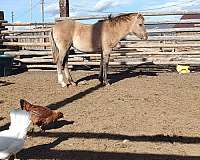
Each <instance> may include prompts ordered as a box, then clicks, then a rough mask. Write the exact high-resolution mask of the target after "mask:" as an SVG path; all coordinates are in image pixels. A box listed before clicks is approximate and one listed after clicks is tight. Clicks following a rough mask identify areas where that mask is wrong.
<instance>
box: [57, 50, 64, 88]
mask: <svg viewBox="0 0 200 160" xmlns="http://www.w3.org/2000/svg"><path fill="white" fill-rule="evenodd" d="M65 55H66V49H64V47H62V48H61V47H60V49H59V57H58V61H57V73H58V83H60V84H61V86H62V87H65V86H66V83H65V82H64V78H63V74H62V65H63V62H64V58H65Z"/></svg>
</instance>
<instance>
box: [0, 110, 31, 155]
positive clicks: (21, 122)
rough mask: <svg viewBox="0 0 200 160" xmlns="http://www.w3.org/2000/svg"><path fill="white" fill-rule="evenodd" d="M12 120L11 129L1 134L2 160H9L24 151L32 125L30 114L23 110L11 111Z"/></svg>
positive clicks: (0, 149) (0, 151)
mask: <svg viewBox="0 0 200 160" xmlns="http://www.w3.org/2000/svg"><path fill="white" fill-rule="evenodd" d="M10 118H11V124H10V126H9V129H8V130H4V131H2V132H0V159H9V158H10V157H11V156H15V155H16V153H17V152H19V151H20V150H22V148H23V146H24V142H25V138H26V134H27V131H28V127H29V125H30V123H31V120H30V119H31V116H30V114H29V113H28V112H26V111H24V110H21V109H15V110H13V111H11V112H10Z"/></svg>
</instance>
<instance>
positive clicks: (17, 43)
mask: <svg viewBox="0 0 200 160" xmlns="http://www.w3.org/2000/svg"><path fill="white" fill-rule="evenodd" d="M3 45H7V46H48V47H50V46H51V43H50V42H43V43H21V42H3ZM180 47H200V44H199V43H196V44H195V43H188V44H162V43H161V44H126V46H125V47H121V48H120V49H124V48H125V49H127V48H128V49H131V48H132V49H133V48H180Z"/></svg>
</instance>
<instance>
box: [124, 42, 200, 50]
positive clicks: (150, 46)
mask: <svg viewBox="0 0 200 160" xmlns="http://www.w3.org/2000/svg"><path fill="white" fill-rule="evenodd" d="M181 47H200V43H196V44H195V43H187V44H164V43H160V44H148V43H147V44H126V46H125V47H121V48H120V49H124V48H125V49H127V48H128V49H131V48H181Z"/></svg>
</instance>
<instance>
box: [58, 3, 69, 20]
mask: <svg viewBox="0 0 200 160" xmlns="http://www.w3.org/2000/svg"><path fill="white" fill-rule="evenodd" d="M59 6H60V17H69V0H59Z"/></svg>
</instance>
